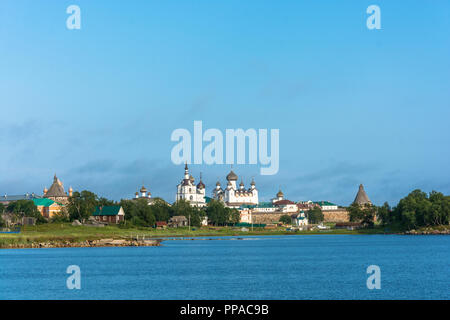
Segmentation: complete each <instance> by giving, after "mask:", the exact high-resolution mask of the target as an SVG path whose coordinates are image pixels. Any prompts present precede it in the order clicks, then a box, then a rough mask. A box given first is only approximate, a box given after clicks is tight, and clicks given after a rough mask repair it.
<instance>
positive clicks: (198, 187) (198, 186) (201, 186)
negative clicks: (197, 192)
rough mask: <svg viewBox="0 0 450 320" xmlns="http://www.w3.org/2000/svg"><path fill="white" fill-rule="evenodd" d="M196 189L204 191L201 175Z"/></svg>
mask: <svg viewBox="0 0 450 320" xmlns="http://www.w3.org/2000/svg"><path fill="white" fill-rule="evenodd" d="M197 189H205V184H204V183H203V181H202V174H201V173H200V182H199V183H198V184H197Z"/></svg>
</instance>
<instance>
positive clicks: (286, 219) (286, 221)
mask: <svg viewBox="0 0 450 320" xmlns="http://www.w3.org/2000/svg"><path fill="white" fill-rule="evenodd" d="M280 222H282V223H284V224H291V223H292V219H291V217H290V216H288V215H287V214H285V215H282V216H281V217H280Z"/></svg>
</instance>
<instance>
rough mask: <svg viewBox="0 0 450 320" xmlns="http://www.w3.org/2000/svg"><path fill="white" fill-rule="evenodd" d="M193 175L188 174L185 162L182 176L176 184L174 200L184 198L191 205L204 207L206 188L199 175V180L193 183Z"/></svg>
mask: <svg viewBox="0 0 450 320" xmlns="http://www.w3.org/2000/svg"><path fill="white" fill-rule="evenodd" d="M194 182H195V180H194V177H193V176H190V175H189V169H188V166H187V164H186V165H185V167H184V178H183V180H181V182H180V184H179V185H178V186H177V195H176V199H175V200H176V201H178V200H181V199H184V200H186V201H188V202H189V203H190V205H191V206H197V207H204V206H205V205H206V199H205V196H206V190H205V184H204V183H203V181H202V179H201V177H200V182H199V183H198V184H197V185H195V183H194Z"/></svg>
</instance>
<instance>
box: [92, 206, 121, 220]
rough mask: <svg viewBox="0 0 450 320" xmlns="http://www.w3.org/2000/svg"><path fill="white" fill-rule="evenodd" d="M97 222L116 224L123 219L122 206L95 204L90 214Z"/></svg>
mask: <svg viewBox="0 0 450 320" xmlns="http://www.w3.org/2000/svg"><path fill="white" fill-rule="evenodd" d="M92 216H93V217H94V219H95V220H96V221H98V222H103V223H110V224H118V223H119V222H120V221H123V220H124V219H125V212H124V211H123V208H122V206H97V207H96V208H95V211H94V213H93V214H92Z"/></svg>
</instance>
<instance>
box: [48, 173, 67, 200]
mask: <svg viewBox="0 0 450 320" xmlns="http://www.w3.org/2000/svg"><path fill="white" fill-rule="evenodd" d="M72 193H73V189H72V187H70V188H69V192H68V193H66V192H65V191H64V185H63V183H62V182H61V180H59V179H58V177H56V174H55V176H54V177H53V183H52V185H51V186H50V189H47V187H45V188H44V198H47V199H51V200H53V201H55V202H59V203H61V204H63V205H66V204H67V203H69V197H71V196H72Z"/></svg>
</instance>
